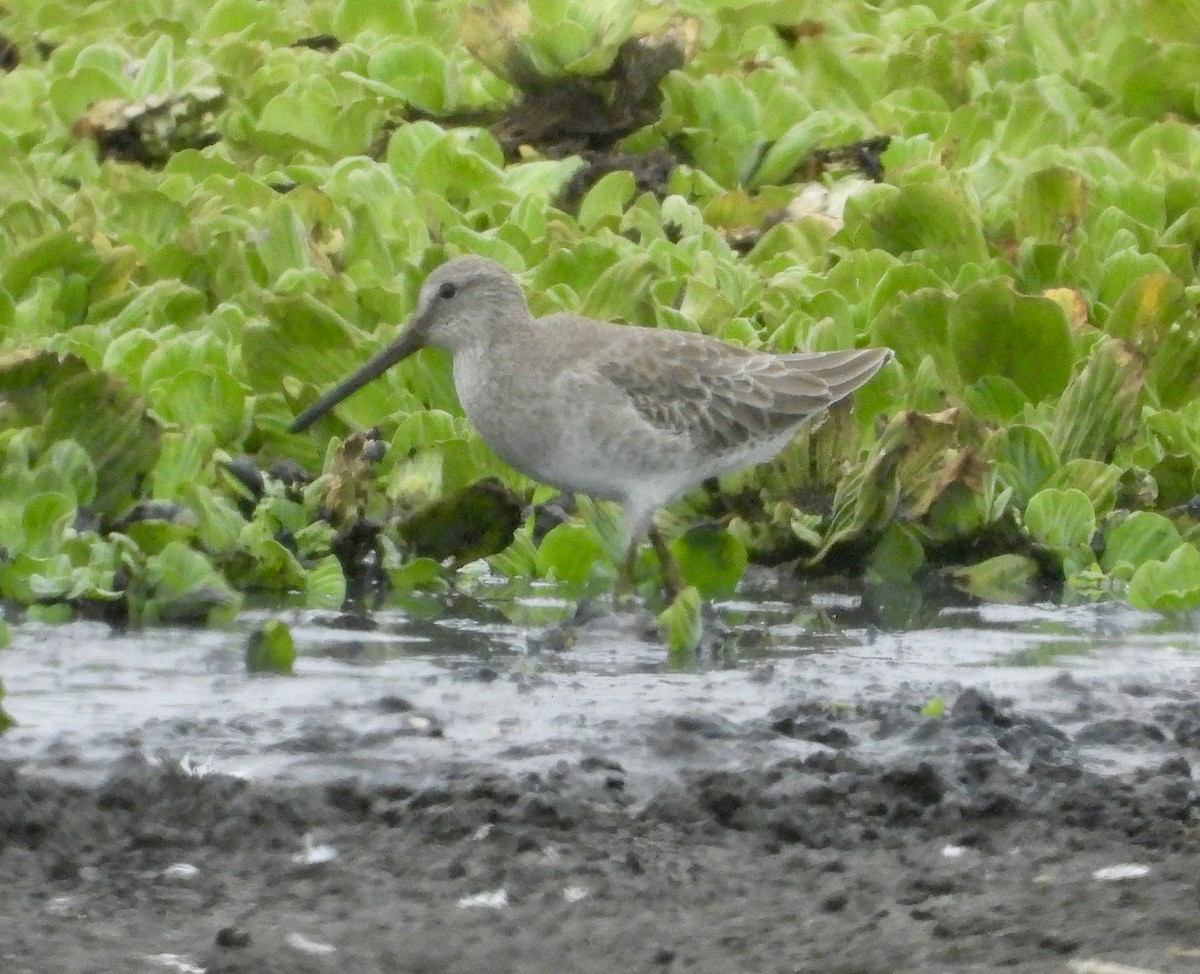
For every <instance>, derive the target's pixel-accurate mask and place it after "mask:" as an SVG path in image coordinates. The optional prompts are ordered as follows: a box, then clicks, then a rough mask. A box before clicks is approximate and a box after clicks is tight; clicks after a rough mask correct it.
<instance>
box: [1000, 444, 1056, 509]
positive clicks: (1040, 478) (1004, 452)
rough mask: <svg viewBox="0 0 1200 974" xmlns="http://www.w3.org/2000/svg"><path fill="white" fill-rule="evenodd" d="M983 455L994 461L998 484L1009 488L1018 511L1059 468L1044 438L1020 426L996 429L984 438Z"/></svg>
mask: <svg viewBox="0 0 1200 974" xmlns="http://www.w3.org/2000/svg"><path fill="white" fill-rule="evenodd" d="M984 454H985V456H988V457H991V458H992V459H994V460H995V461H996V471H997V473H998V474H999V475H1000V480H1001V482H1002V483H1004V484H1005V485H1006V486H1008V487H1011V488H1012V491H1013V500H1014V502H1015V503H1016V504H1017V506H1018V507H1025V506H1026V505H1027V504H1028V503H1029V499H1030V498H1031V497H1033V495H1034V494H1036V493H1037V492H1038V491H1039V490H1041V488H1042V487H1043V486H1045V485H1046V481H1047V480H1048V479H1049V477H1050V476H1051V474H1052V473H1053V472H1054V471H1055V470H1056V469H1058V466H1059V460H1058V455H1057V454H1056V453H1055V452H1054V447H1053V446H1052V445H1051V443H1050V440H1049V439H1048V438H1047V436H1046V434H1045V433H1043V432H1042V431H1041V430H1039V429H1036V428H1035V427H1032V426H1025V425H1022V424H1018V425H1015V426H1006V427H1004V428H1002V429H998V430H997V431H996V432H995V433H993V434H992V435H991V436H990V437H989V438H988V441H987V444H986V446H985V448H984Z"/></svg>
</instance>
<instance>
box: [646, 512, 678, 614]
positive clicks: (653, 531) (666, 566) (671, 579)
mask: <svg viewBox="0 0 1200 974" xmlns="http://www.w3.org/2000/svg"><path fill="white" fill-rule="evenodd" d="M649 535H650V543H651V544H652V545H654V553H655V554H656V555H658V563H659V565H661V566H662V577H663V589H664V590H665V591H666V593H667V601H668V602H674V601H675V599H676V598H677V597H678V596H679V593H680V592H682V591H683V590H684V589H685V588H686V587H687V582H685V581H684V580H683V570H682V569H681V568H680V567H679V562H677V561H676V560H675V556H674V555H672V554H671V552H670V549H668V548H667V542H666V539H664V538H663V536H662V534H661V533H660V532H659V530H658V528H657V527H655V526H654V525H651V526H650V531H649Z"/></svg>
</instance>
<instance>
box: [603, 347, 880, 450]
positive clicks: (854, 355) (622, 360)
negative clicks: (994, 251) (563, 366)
mask: <svg viewBox="0 0 1200 974" xmlns="http://www.w3.org/2000/svg"><path fill="white" fill-rule="evenodd" d="M660 334H661V335H662V338H661V340H660V341H657V342H654V343H647V344H645V345H642V346H641V351H642V353H643V354H642V356H641V357H636V358H635V357H631V356H621V357H619V358H612V359H607V360H605V361H603V362H602V363H600V364H599V365H598V369H599V371H600V373H601V374H602V375H604V376H605V378H607V379H608V380H609V381H611V382H612V383H613V384H614V385H615V386H617V387H619V388H620V389H621V390H622V392H624V394H625V395H627V396H628V397H629V399H630V401H631V402H632V404H633V406H634V408H635V409H636V410H637V411H638V413H639V414H640V415H641V416H642V417H643V418H644V419H645V420H646V422H648V423H650V424H651V425H653V426H655V427H656V428H658V429H661V430H663V431H665V432H668V433H671V434H673V435H676V436H680V437H683V438H687V439H690V440H692V442H693V443H694V444H695V445H696V446H697V447H700V448H703V449H705V450H710V451H722V450H729V449H735V448H737V447H740V446H744V445H746V444H748V443H753V442H755V441H759V440H763V439H768V438H770V437H773V436H776V435H778V434H780V433H783V432H786V431H787V430H789V429H792V428H794V427H796V426H798V425H800V423H802V422H803V421H804V420H806V419H808V418H809V417H811V416H813V415H815V414H816V413H818V412H820V411H821V410H822V409H824V408H826V407H827V406H829V405H830V404H832V403H833V402H836V401H837V400H838V399H840V398H842V397H843V396H845V395H847V394H848V393H850V392H852V391H853V390H854V389H856V388H858V386H860V385H862V383H864V382H866V381H867V379H869V378H870V377H871V376H872V375H874V374H875V372H876V371H878V369H879V367H880V366H881V365H882V364H883V363H884V362H885V361H887V358H888V357H889V356H890V353H888V352H886V350H879V349H867V350H861V351H852V352H832V353H816V354H801V355H771V354H767V353H763V352H752V351H749V350H747V349H742V348H737V347H735V346H731V345H726V344H725V343H723V342H718V341H714V340H711V339H703V338H701V337H699V336H696V335H689V334H686V333H669V332H668V333H660Z"/></svg>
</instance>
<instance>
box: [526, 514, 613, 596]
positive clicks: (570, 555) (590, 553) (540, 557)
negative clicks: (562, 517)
mask: <svg viewBox="0 0 1200 974" xmlns="http://www.w3.org/2000/svg"><path fill="white" fill-rule="evenodd" d="M606 560H607V559H605V555H604V546H603V545H602V544H601V543H600V539H599V538H598V537H597V536H596V532H595V531H593V530H592V528H591V527H590V526H588V525H586V524H580V523H578V522H576V521H564V522H563V523H562V524H558V525H555V526H554V527H553V528H551V529H550V531H549V532H547V534H546V537H544V538H543V539H542V543H541V544H540V545H538V550H537V558H536V561H535V565H536V567H537V572H538V574H539V575H541V576H549V577H553V578H557V579H558V580H559V581H562V582H568V583H570V584H573V585H582V584H583V583H584V582H585V581H587V579H588V577H589V575H591V572H592V566H593V565H595V564H596V563H597V562H598V561H606Z"/></svg>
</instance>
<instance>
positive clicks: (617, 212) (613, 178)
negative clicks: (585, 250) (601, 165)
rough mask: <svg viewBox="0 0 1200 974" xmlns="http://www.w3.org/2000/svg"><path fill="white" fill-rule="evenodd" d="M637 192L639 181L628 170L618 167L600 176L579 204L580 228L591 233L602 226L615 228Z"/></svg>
mask: <svg viewBox="0 0 1200 974" xmlns="http://www.w3.org/2000/svg"><path fill="white" fill-rule="evenodd" d="M636 192H637V183H636V181H635V180H634V177H633V173H631V172H629V171H628V170H625V169H618V170H617V171H616V172H610V173H608V174H607V175H605V176H602V177H600V179H598V180H596V184H595V185H594V186H593V187H592V188H591V189H589V190H588V191H587V195H586V196H584V198H583V202H581V203H580V204H579V216H578V220H579V228H580V229H581V230H583V231H585V232H589V233H590V232H592V231H593V230H595V229H597V228H598V227H600V226H608V227H609V228H610V229H615V228H616V227H618V226H619V225H620V223H621V217H622V215H624V213H625V207H627V206H628V205H629V202H630V200H632V199H633V197H634V194H635V193H636Z"/></svg>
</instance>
